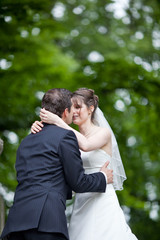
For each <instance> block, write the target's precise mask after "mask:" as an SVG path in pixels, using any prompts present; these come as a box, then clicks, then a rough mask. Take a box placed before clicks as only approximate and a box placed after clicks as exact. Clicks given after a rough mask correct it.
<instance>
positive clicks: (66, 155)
mask: <svg viewBox="0 0 160 240" xmlns="http://www.w3.org/2000/svg"><path fill="white" fill-rule="evenodd" d="M59 155H60V158H61V161H62V164H63V168H64V174H65V178H66V181H67V183H68V184H69V186H70V187H71V188H72V189H73V190H74V191H75V192H105V189H106V179H105V174H103V173H102V172H98V173H94V174H85V173H84V168H83V164H82V160H81V157H80V151H79V146H78V143H77V139H76V136H75V134H74V133H73V132H72V131H68V132H67V134H66V135H65V137H63V139H62V140H61V142H60V145H59Z"/></svg>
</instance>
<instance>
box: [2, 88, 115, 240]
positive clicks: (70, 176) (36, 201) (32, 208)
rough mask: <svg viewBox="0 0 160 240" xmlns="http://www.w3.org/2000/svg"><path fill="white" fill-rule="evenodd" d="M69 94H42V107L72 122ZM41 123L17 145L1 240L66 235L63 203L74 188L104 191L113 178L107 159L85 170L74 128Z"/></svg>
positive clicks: (41, 239) (49, 239)
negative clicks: (94, 168)
mask: <svg viewBox="0 0 160 240" xmlns="http://www.w3.org/2000/svg"><path fill="white" fill-rule="evenodd" d="M71 97H72V94H71V92H69V91H68V90H66V89H51V90H49V91H48V92H46V94H45V95H44V97H43V99H42V107H44V108H45V109H46V110H48V111H51V112H53V113H56V114H57V115H59V116H60V117H62V119H63V120H64V121H65V122H66V123H67V124H70V123H71V122H72V111H73V110H72V103H71ZM44 125H45V126H44V128H43V130H42V131H41V132H39V133H37V134H30V135H28V136H27V137H26V138H24V140H23V141H22V142H21V144H20V146H19V148H18V151H17V159H16V171H17V181H18V186H17V188H16V192H15V198H14V203H13V206H12V208H11V209H10V212H9V215H8V219H7V222H6V225H5V228H4V230H3V232H2V235H1V237H2V239H9V240H23V239H24V240H60V239H61V240H62V239H63V240H65V239H69V237H68V230H67V223H66V217H65V203H66V199H69V198H71V197H72V190H74V191H75V192H105V189H106V179H105V176H107V179H108V183H111V182H112V181H113V174H112V170H109V169H107V168H106V167H107V165H108V164H105V165H104V166H103V167H102V169H101V172H99V173H94V174H90V175H87V174H85V173H84V169H83V166H82V160H81V157H80V152H79V147H78V143H77V139H76V136H75V135H74V133H73V132H72V131H69V130H66V129H63V128H60V127H57V126H56V125H49V124H44ZM82 221H83V219H82ZM5 237H6V238H5Z"/></svg>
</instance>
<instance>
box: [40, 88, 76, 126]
mask: <svg viewBox="0 0 160 240" xmlns="http://www.w3.org/2000/svg"><path fill="white" fill-rule="evenodd" d="M71 98H72V93H71V92H70V91H69V90H67V89H65V88H53V89H50V90H48V91H47V92H46V93H45V94H44V96H43V99H42V108H45V109H46V110H48V111H50V112H52V113H55V114H57V115H58V116H59V117H61V118H62V119H63V120H64V121H65V122H66V123H68V124H70V123H71V122H72V115H73V113H72V102H71Z"/></svg>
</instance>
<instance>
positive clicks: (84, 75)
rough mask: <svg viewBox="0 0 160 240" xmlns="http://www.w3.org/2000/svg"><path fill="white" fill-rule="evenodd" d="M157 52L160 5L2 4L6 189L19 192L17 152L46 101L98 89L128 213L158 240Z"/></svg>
mask: <svg viewBox="0 0 160 240" xmlns="http://www.w3.org/2000/svg"><path fill="white" fill-rule="evenodd" d="M159 53H160V2H159V1H158V0H152V1H148V0H135V1H133V0H130V1H127V0H126V1H104V0H101V1H98V0H79V1H76V0H65V1H64V0H61V1H53V0H19V1H18V0H14V1H13V0H1V1H0V137H1V138H2V139H3V141H4V150H3V153H2V155H1V157H0V183H1V186H3V188H5V189H6V192H10V191H14V190H15V187H16V184H17V183H16V180H15V179H16V176H15V169H14V163H15V158H16V150H17V147H18V145H19V143H20V142H21V140H22V139H23V138H24V137H25V136H26V135H27V134H28V133H29V131H30V127H31V125H32V123H33V121H35V120H37V119H39V109H40V107H41V98H42V96H43V93H44V92H45V91H47V90H48V89H51V88H55V87H63V88H67V89H69V90H71V91H75V90H76V89H77V88H79V87H88V88H92V89H94V90H95V93H96V94H97V95H98V96H99V98H100V102H99V106H100V108H101V109H102V110H103V112H104V114H105V116H106V118H107V119H108V121H109V122H110V125H111V126H112V129H113V130H114V132H115V135H116V138H117V141H118V144H119V148H120V152H121V156H122V159H123V163H124V167H125V170H126V175H127V180H126V181H125V183H124V190H123V191H121V192H117V194H118V197H119V201H120V205H121V206H122V208H123V209H124V212H125V213H126V215H127V216H128V217H127V219H128V220H129V225H130V226H131V228H132V230H133V232H134V233H135V234H136V236H137V237H138V239H139V240H150V239H152V240H159V228H160V221H159V220H160V207H159V205H160V192H159V186H160V151H159V149H160V134H159V132H160V127H159V116H160V108H159V105H160V96H159V95H160V75H159V72H160V55H159ZM4 197H5V195H4ZM5 199H6V208H7V207H8V206H10V204H11V203H10V202H9V201H8V200H7V198H5Z"/></svg>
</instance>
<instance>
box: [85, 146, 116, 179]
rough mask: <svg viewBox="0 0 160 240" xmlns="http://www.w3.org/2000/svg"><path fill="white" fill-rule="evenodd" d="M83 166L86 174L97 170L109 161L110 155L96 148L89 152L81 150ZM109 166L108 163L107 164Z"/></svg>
mask: <svg viewBox="0 0 160 240" xmlns="http://www.w3.org/2000/svg"><path fill="white" fill-rule="evenodd" d="M81 157H82V159H83V167H84V169H85V173H86V174H90V173H95V172H99V170H100V168H101V167H102V166H103V165H104V164H105V163H106V161H111V156H110V155H109V154H107V153H106V152H105V151H104V150H102V149H97V150H94V151H90V152H82V151H81ZM108 168H110V164H109V165H108Z"/></svg>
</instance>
